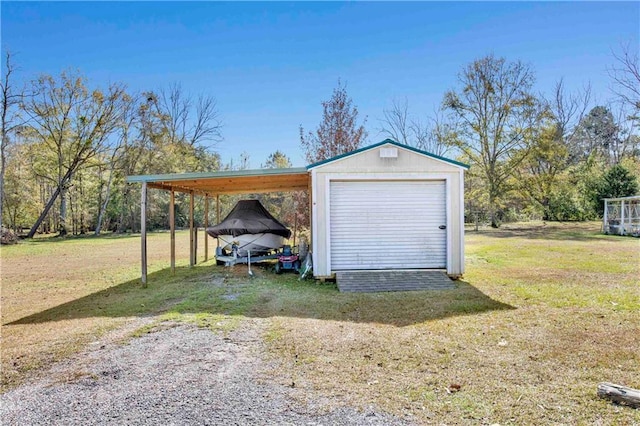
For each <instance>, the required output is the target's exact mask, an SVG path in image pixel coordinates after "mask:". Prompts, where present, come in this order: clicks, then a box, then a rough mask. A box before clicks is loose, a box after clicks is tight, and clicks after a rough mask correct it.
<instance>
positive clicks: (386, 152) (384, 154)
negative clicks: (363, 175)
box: [380, 147, 398, 158]
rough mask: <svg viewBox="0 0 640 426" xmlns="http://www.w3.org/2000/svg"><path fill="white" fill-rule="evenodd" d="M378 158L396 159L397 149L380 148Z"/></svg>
mask: <svg viewBox="0 0 640 426" xmlns="http://www.w3.org/2000/svg"><path fill="white" fill-rule="evenodd" d="M380 158H398V148H395V147H392V148H380Z"/></svg>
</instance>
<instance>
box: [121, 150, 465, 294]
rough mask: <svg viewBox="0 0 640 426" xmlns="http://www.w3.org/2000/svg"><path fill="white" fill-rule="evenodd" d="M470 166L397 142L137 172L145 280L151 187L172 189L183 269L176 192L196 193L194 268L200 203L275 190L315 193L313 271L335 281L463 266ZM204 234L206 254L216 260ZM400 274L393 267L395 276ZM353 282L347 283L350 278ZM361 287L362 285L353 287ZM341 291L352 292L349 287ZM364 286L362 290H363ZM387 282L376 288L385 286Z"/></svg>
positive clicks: (454, 273) (456, 270)
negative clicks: (232, 164)
mask: <svg viewBox="0 0 640 426" xmlns="http://www.w3.org/2000/svg"><path fill="white" fill-rule="evenodd" d="M468 168H469V166H468V165H466V164H463V163H460V162H458V161H455V160H452V159H449V158H445V157H441V156H438V155H434V154H431V153H429V152H426V151H421V150H419V149H416V148H414V147H410V146H407V145H403V144H399V143H397V142H395V141H392V140H390V139H387V140H384V141H382V142H379V143H377V144H374V145H370V146H367V147H363V148H360V149H358V150H355V151H352V152H348V153H345V154H342V155H338V156H335V157H332V158H329V159H326V160H323V161H320V162H318V163H315V164H311V165H309V166H307V167H300V168H289V169H261V170H240V171H224V172H213V173H185V174H171V175H148V176H130V177H128V178H127V180H128V182H132V183H133V182H139V183H142V198H141V209H140V210H141V216H142V218H141V219H142V220H141V222H142V227H141V232H142V282H143V284H144V283H146V281H147V276H146V275H147V259H146V257H147V254H146V202H147V201H146V199H147V189H148V188H156V189H161V190H164V191H169V192H170V193H171V201H170V212H169V213H170V217H169V220H170V224H171V225H170V227H171V268H172V270H175V225H174V219H175V218H174V217H173V215H174V213H173V210H174V207H173V206H174V194H175V192H176V191H178V192H184V193H188V194H190V196H191V202H190V215H189V219H190V222H189V223H190V229H191V234H190V253H191V259H190V265H192V266H193V265H194V264H195V260H196V247H195V238H194V235H195V234H194V227H193V207H194V197H195V196H196V195H198V196H203V197H205V227H207V226H208V214H209V199H210V198H213V197H215V199H216V218H217V221H218V222H219V221H220V203H219V196H220V195H223V194H243V193H244V194H247V193H264V192H275V191H296V190H308V191H309V197H308V198H309V203H310V205H309V211H310V213H311V217H310V222H311V241H310V243H311V252H312V253H313V254H314V259H313V260H314V267H313V275H314V277H316V278H319V279H327V278H334V277H336V276H338V278H339V275H340V274H342V276H343V277H344V276H345V273H352V272H358V271H415V270H418V271H422V270H426V271H428V270H431V271H442V272H444V273H446V274H447V275H448V276H449V277H452V278H458V277H461V276H462V275H463V273H464V172H465V171H466V170H467V169H468ZM207 244H208V242H207V240H206V239H205V260H207V259H208V246H207ZM392 275H393V274H392ZM343 283H345V285H347V283H348V280H347V279H343ZM352 287H353V288H356V287H358V286H356V285H355V284H354V285H353V286H352ZM339 288H340V290H341V291H349V288H348V287H345V286H340V284H339ZM358 288H359V287H358ZM382 289H383V287H382V286H381V285H379V284H376V285H374V286H368V290H370V291H376V290H382Z"/></svg>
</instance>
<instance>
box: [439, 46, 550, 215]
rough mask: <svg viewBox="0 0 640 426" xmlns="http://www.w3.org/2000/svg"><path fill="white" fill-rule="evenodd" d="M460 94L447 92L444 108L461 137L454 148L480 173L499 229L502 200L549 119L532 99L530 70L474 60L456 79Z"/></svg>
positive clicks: (490, 58)
mask: <svg viewBox="0 0 640 426" xmlns="http://www.w3.org/2000/svg"><path fill="white" fill-rule="evenodd" d="M458 83H459V85H460V87H459V89H458V90H457V91H456V90H450V91H448V92H447V93H446V94H445V96H444V100H443V108H445V109H446V110H448V111H450V112H451V114H452V118H453V120H455V121H457V123H458V128H459V129H460V132H459V134H458V137H457V138H456V139H455V140H453V141H452V143H453V144H454V145H455V146H456V147H457V148H459V149H460V150H461V151H462V153H463V154H464V156H465V157H466V158H469V159H470V161H471V163H472V166H473V167H475V168H478V169H479V170H481V172H482V174H483V179H484V182H485V185H486V188H487V195H488V208H489V214H490V218H491V225H492V226H494V227H498V226H499V221H498V215H497V213H498V210H499V207H500V198H501V197H503V196H504V195H505V194H506V192H507V191H508V190H509V184H508V182H509V179H510V178H511V177H512V176H513V175H514V172H515V170H516V168H517V167H518V166H519V165H520V163H521V162H522V161H523V160H524V159H525V158H526V156H527V154H528V150H529V147H530V145H531V142H532V141H533V140H534V139H535V137H536V133H537V131H538V129H539V127H540V124H541V122H542V120H543V119H544V117H545V116H546V114H545V112H546V111H545V109H544V108H542V105H541V103H540V102H539V101H538V99H537V98H536V97H535V96H534V95H533V93H532V91H531V89H532V86H533V83H534V76H533V71H532V69H531V68H530V67H529V66H527V65H525V64H523V63H522V62H520V61H517V62H507V61H506V60H505V59H504V58H496V57H494V56H493V55H489V56H486V57H484V58H481V59H478V60H475V61H474V62H472V63H471V64H469V65H467V66H466V67H465V68H464V69H463V70H462V71H461V73H460V74H459V75H458Z"/></svg>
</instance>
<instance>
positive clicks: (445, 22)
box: [1, 1, 640, 167]
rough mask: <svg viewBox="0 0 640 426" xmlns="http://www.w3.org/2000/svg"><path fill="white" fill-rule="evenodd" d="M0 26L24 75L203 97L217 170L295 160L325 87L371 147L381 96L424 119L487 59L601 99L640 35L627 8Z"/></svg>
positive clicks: (417, 5)
mask: <svg viewBox="0 0 640 426" xmlns="http://www.w3.org/2000/svg"><path fill="white" fill-rule="evenodd" d="M1 20H2V22H1V23H2V29H1V36H2V49H3V51H4V50H5V49H9V50H11V51H12V52H13V53H14V54H15V62H16V64H18V65H19V67H20V75H21V77H22V78H24V79H26V80H27V79H30V78H32V77H34V76H36V75H37V74H40V73H50V74H58V73H60V72H61V71H62V70H65V69H78V70H80V71H81V72H82V73H83V74H85V75H86V76H87V77H88V78H89V80H90V83H91V84H93V85H96V86H105V85H106V84H108V83H109V82H115V81H121V82H124V83H126V84H127V85H128V87H129V88H130V89H131V90H132V91H142V90H150V89H157V88H159V87H167V86H168V85H169V84H172V83H175V82H178V83H181V84H182V86H183V88H184V89H185V90H186V91H189V92H192V93H194V94H197V93H206V94H210V95H213V96H214V97H215V98H216V99H217V102H218V109H219V112H220V116H221V118H222V121H223V123H224V128H223V136H224V138H225V141H224V142H222V143H220V144H219V145H217V146H216V148H215V149H216V150H217V151H218V152H219V153H220V154H221V156H222V159H223V161H225V162H228V161H230V160H231V159H232V158H233V159H235V160H237V159H238V158H239V156H240V154H241V153H242V152H243V151H245V152H248V153H249V155H250V159H251V166H252V167H259V166H260V164H261V163H264V161H265V160H266V158H267V156H268V155H269V153H271V152H274V151H275V150H277V149H279V150H281V151H283V152H285V153H286V154H287V155H289V157H290V158H291V160H292V162H293V164H294V165H295V166H302V165H304V164H305V161H304V155H303V153H302V152H301V150H300V146H299V145H300V144H299V131H298V128H299V125H301V124H302V125H303V126H304V127H305V129H308V130H313V129H315V128H316V126H317V125H318V123H319V122H320V119H321V115H322V108H321V105H320V103H321V102H322V101H323V100H327V99H328V98H330V96H331V93H332V90H333V88H334V87H335V86H336V84H337V81H338V79H341V80H342V81H343V82H345V83H346V85H347V91H348V93H349V95H350V96H351V97H352V98H353V101H354V103H355V104H356V105H357V106H358V108H359V110H360V117H361V118H363V117H364V116H367V124H366V127H367V129H368V130H369V142H370V143H375V142H378V141H380V140H381V139H383V136H382V135H380V134H379V133H378V129H379V127H380V122H379V120H380V118H382V116H383V110H384V109H385V108H389V107H390V106H391V103H392V102H393V100H394V99H396V100H404V99H407V101H408V104H409V109H410V112H411V113H412V114H413V115H415V116H416V117H426V116H428V115H430V114H432V113H433V111H434V109H435V108H437V106H438V105H439V103H440V101H441V99H442V96H443V94H444V92H445V91H446V90H447V89H450V88H454V87H456V78H457V73H458V72H459V71H460V70H461V68H462V67H463V66H465V65H466V64H468V63H469V62H471V61H473V60H474V59H476V58H479V57H482V56H484V55H486V54H489V53H493V54H495V55H497V56H503V57H505V58H506V59H508V60H518V59H520V60H522V61H524V62H527V63H530V64H531V65H532V66H533V68H534V69H535V72H536V76H537V83H536V90H538V91H540V92H542V93H549V92H550V90H551V88H552V86H553V84H554V83H555V82H556V81H557V80H558V79H559V78H561V77H563V78H564V79H565V82H566V83H567V86H568V87H569V88H572V89H577V88H580V87H582V86H583V85H584V84H586V83H587V82H590V83H591V85H592V88H593V92H594V94H595V95H596V97H597V100H598V101H599V102H606V101H607V100H608V99H610V98H611V93H610V91H609V86H610V81H609V78H608V76H607V71H606V69H607V66H610V65H611V64H612V63H613V58H612V53H611V52H612V49H613V50H616V51H619V50H620V49H619V48H620V45H621V43H631V45H632V46H635V47H636V48H637V46H638V45H639V39H640V37H639V32H640V3H639V2H618V3H612V2H534V3H530V2H492V3H487V2H465V3H457V2H448V3H439V2H408V3H388V2H375V3H371V2H368V3H364V2H350V3H334V2H332V3H316V2H300V3H280V2H278V3H244V2H238V3H217V2H194V3H185V2H183V3H175V2H136V3H132V2H5V1H3V2H2V3H1Z"/></svg>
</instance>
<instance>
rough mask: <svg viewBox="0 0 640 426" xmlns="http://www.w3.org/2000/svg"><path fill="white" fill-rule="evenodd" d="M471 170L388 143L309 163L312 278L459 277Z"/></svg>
mask: <svg viewBox="0 0 640 426" xmlns="http://www.w3.org/2000/svg"><path fill="white" fill-rule="evenodd" d="M467 168H468V166H466V165H464V164H461V163H458V162H456V161H453V160H450V159H447V158H443V157H439V156H436V155H433V154H430V153H428V152H424V151H420V150H417V149H415V148H412V147H409V146H405V145H402V144H399V143H397V142H395V141H391V140H385V141H383V142H381V143H378V144H375V145H372V146H369V147H366V148H362V149H360V150H357V151H354V152H350V153H348V154H344V155H341V156H338V157H334V158H331V159H329V160H325V161H322V162H319V163H316V164H312V165H310V166H309V167H308V169H309V171H310V172H311V187H312V191H311V194H312V205H311V207H312V212H311V217H312V220H311V222H312V230H311V231H312V245H313V247H312V250H313V254H314V265H313V271H314V275H315V276H316V277H319V278H322V277H331V276H333V275H334V274H335V273H336V272H338V271H348V270H382V269H443V270H446V272H447V274H449V275H450V276H456V277H457V276H461V275H462V274H463V272H464V171H465V170H466V169H467Z"/></svg>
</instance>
